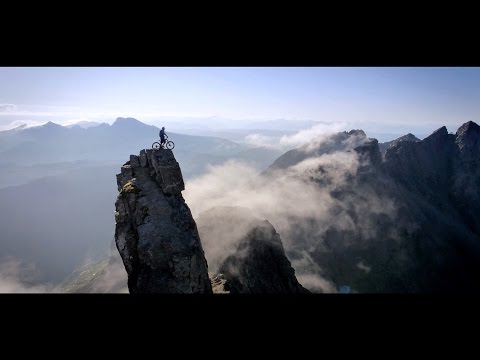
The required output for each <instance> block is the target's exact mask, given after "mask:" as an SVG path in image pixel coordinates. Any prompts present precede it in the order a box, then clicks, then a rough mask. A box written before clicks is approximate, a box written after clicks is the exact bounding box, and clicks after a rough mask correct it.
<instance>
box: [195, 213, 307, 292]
mask: <svg viewBox="0 0 480 360" xmlns="http://www.w3.org/2000/svg"><path fill="white" fill-rule="evenodd" d="M197 223H198V229H199V232H200V235H201V237H202V241H203V242H204V244H205V251H206V256H207V259H208V261H209V264H211V265H210V269H211V271H212V272H213V273H214V274H213V275H212V282H213V286H214V291H215V292H224V291H226V292H229V293H232V294H274V293H280V294H295V293H308V292H309V291H308V290H306V289H305V288H304V287H303V286H302V285H300V283H299V282H298V280H297V278H296V277H295V270H294V269H293V268H292V265H291V263H290V261H289V260H288V258H287V256H286V254H285V250H284V248H283V245H282V241H281V239H280V235H279V234H278V233H277V232H276V230H275V228H274V227H273V226H272V224H270V222H268V221H267V220H260V219H258V218H256V217H254V216H253V215H252V214H251V213H250V211H249V210H248V209H246V208H240V207H224V206H221V207H216V208H213V209H210V210H208V211H206V212H204V213H202V214H200V216H199V218H198V219H197Z"/></svg>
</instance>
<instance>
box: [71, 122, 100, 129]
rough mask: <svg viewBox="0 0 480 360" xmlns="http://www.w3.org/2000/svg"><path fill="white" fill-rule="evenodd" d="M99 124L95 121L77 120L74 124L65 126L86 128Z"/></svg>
mask: <svg viewBox="0 0 480 360" xmlns="http://www.w3.org/2000/svg"><path fill="white" fill-rule="evenodd" d="M100 125H101V124H100V123H98V122H96V121H79V122H76V123H75V124H71V125H67V126H66V127H67V128H73V127H75V126H78V127H80V128H82V129H88V128H91V127H96V126H100Z"/></svg>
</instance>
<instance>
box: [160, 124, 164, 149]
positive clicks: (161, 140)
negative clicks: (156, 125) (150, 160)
mask: <svg viewBox="0 0 480 360" xmlns="http://www.w3.org/2000/svg"><path fill="white" fill-rule="evenodd" d="M159 135H160V144H161V145H162V146H163V144H164V143H165V127H162V130H160V134H159Z"/></svg>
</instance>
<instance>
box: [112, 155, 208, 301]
mask: <svg viewBox="0 0 480 360" xmlns="http://www.w3.org/2000/svg"><path fill="white" fill-rule="evenodd" d="M117 185H118V191H119V192H120V193H119V195H118V197H117V201H116V202H115V209H116V212H115V221H116V226H115V242H116V246H117V249H118V251H119V253H120V255H121V257H122V260H123V264H124V265H125V269H126V270H127V274H128V288H129V291H130V293H132V294H135V293H185V294H188V293H211V292H212V288H211V283H210V280H209V278H208V271H207V261H206V260H205V256H204V252H203V248H202V244H201V242H200V237H199V235H198V231H197V226H196V224H195V221H194V220H193V217H192V214H191V212H190V209H189V208H188V206H187V204H186V203H185V200H184V199H183V197H182V194H181V191H182V190H184V189H185V186H184V183H183V177H182V173H181V170H180V166H179V164H178V162H177V161H176V160H175V157H174V155H173V152H172V151H171V150H165V149H160V150H153V149H149V150H142V151H140V155H139V156H135V155H130V161H128V162H127V163H125V164H124V165H123V166H122V168H121V172H120V174H117Z"/></svg>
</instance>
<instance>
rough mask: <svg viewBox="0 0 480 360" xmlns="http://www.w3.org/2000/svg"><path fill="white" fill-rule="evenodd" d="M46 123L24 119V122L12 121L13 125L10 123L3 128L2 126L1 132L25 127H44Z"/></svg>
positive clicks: (0, 127)
mask: <svg viewBox="0 0 480 360" xmlns="http://www.w3.org/2000/svg"><path fill="white" fill-rule="evenodd" d="M45 123H46V121H35V120H30V119H24V120H23V119H22V120H15V121H12V122H11V123H9V124H8V125H3V126H0V131H3V130H11V129H15V128H17V127H19V126H23V125H25V127H27V128H28V127H34V126H40V125H43V124H45Z"/></svg>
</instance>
